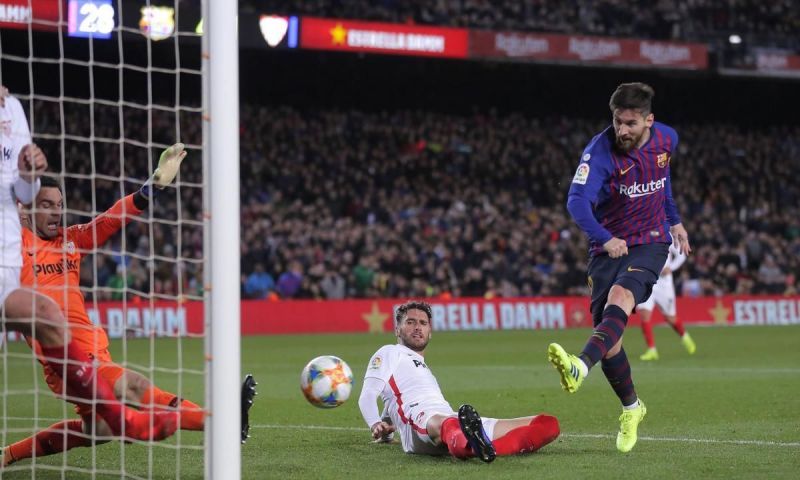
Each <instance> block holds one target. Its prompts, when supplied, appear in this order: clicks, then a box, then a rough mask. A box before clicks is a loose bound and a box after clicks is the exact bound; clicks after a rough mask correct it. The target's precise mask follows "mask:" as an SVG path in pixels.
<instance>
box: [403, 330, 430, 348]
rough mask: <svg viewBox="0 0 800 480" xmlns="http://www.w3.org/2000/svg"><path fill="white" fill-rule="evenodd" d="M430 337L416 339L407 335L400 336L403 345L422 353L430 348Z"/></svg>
mask: <svg viewBox="0 0 800 480" xmlns="http://www.w3.org/2000/svg"><path fill="white" fill-rule="evenodd" d="M430 339H431V337H430V336H427V337H426V336H425V335H423V336H422V338H421V339H417V338H414V337H413V336H412V335H410V334H409V335H405V334H402V333H401V334H400V340H401V341H402V342H403V345H405V346H406V347H408V348H409V349H411V350H414V351H415V352H421V351H423V350H425V347H427V346H428V342H429V341H430Z"/></svg>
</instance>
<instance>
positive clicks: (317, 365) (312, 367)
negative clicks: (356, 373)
mask: <svg viewBox="0 0 800 480" xmlns="http://www.w3.org/2000/svg"><path fill="white" fill-rule="evenodd" d="M352 388H353V372H352V370H350V367H349V366H348V365H347V363H345V361H344V360H342V359H341V358H339V357H335V356H333V355H322V356H320V357H317V358H315V359H313V360H311V361H310V362H308V364H307V365H306V366H305V368H304V369H303V373H302V374H300V389H301V390H302V391H303V395H305V397H306V400H308V401H309V403H311V405H314V406H315V407H319V408H334V407H338V406H339V405H341V404H343V403H344V402H345V401H346V400H347V399H348V398H349V397H350V391H351V390H352Z"/></svg>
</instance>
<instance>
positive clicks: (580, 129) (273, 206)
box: [36, 106, 800, 299]
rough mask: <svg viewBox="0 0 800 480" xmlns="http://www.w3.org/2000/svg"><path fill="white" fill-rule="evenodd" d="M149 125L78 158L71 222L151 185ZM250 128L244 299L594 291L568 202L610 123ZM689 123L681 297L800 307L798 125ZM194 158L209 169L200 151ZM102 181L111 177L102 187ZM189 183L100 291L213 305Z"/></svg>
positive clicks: (351, 114)
mask: <svg viewBox="0 0 800 480" xmlns="http://www.w3.org/2000/svg"><path fill="white" fill-rule="evenodd" d="M48 108H49V107H46V106H42V107H40V108H39V109H38V110H39V112H38V114H37V115H36V119H37V122H38V123H37V128H38V130H37V131H39V132H41V133H47V132H53V131H55V130H57V128H58V123H57V122H53V121H52V120H51V119H52V118H53V117H52V116H51V115H50V114H49V113H48V111H47V110H48ZM96 110H98V111H96V112H95V118H98V117H100V118H102V117H103V115H107V116H108V120H109V121H107V122H100V123H101V124H102V125H103V126H102V127H101V128H100V130H99V131H95V134H96V136H98V137H108V138H115V135H117V134H118V133H119V132H118V128H119V127H118V126H114V125H119V123H120V121H119V118H118V115H119V112H118V111H108V112H105V113H103V112H104V111H103V110H102V109H96ZM50 113H52V112H50ZM139 114H140V113H137V112H135V111H131V112H128V111H126V112H124V115H123V120H124V121H123V122H122V124H123V125H124V128H125V129H126V131H125V136H126V138H128V139H129V141H128V142H126V144H125V147H124V149H123V150H122V151H123V152H124V154H125V162H124V167H122V162H120V152H121V150H120V148H119V146H118V144H117V143H105V142H94V145H95V148H94V163H95V169H94V170H93V169H92V167H91V165H92V162H90V161H89V159H90V157H89V155H90V154H91V153H92V152H91V151H90V150H89V149H88V144H86V143H82V142H66V143H65V145H66V147H65V151H66V156H65V159H66V160H65V162H64V163H63V167H64V168H61V170H66V171H68V172H70V174H69V175H68V176H67V186H68V188H67V195H66V197H67V208H68V209H69V211H70V212H71V214H70V216H69V217H70V222H71V223H74V222H85V221H87V219H88V218H89V217H88V216H89V215H90V214H91V213H93V212H100V211H103V210H104V209H105V208H107V207H109V206H111V204H113V202H114V201H115V200H116V198H118V197H119V196H120V195H122V193H123V191H124V192H125V193H129V192H131V191H134V190H135V188H138V185H139V183H137V182H136V181H137V180H138V182H141V180H143V179H144V178H146V177H147V172H148V168H149V166H150V164H149V163H148V158H147V150H146V149H145V148H142V147H139V146H137V145H134V143H135V142H134V141H135V140H142V141H144V140H146V131H147V128H141V125H145V126H146V125H147V124H148V123H147V121H146V118H145V119H141V118H138V117H137V115H139ZM66 115H67V116H68V117H69V116H71V115H75V118H76V119H77V118H78V117H79V116H80V115H81V112H80V111H75V112H72V111H71V110H70V109H66ZM56 118H57V117H56ZM241 119H242V122H241V125H242V138H241V149H242V157H241V177H242V183H241V195H242V204H241V215H242V237H241V245H240V247H241V254H242V279H241V285H242V294H243V297H244V298H252V299H257V298H271V299H288V298H315V299H340V298H350V297H358V298H364V297H370V298H371V297H384V296H397V297H432V296H437V297H439V296H441V297H447V296H450V297H465V296H469V297H493V296H497V297H510V296H537V295H584V294H586V293H587V287H586V282H585V271H586V260H587V242H586V239H585V237H584V235H583V233H582V232H581V231H580V230H579V229H578V228H577V227H576V226H575V225H574V223H573V222H572V221H571V219H570V218H569V216H568V214H567V212H566V209H565V207H564V204H565V201H566V193H567V191H568V189H569V185H570V182H571V180H572V177H573V174H574V170H575V167H576V165H577V163H578V160H579V156H580V152H581V150H582V148H583V146H584V145H585V144H586V142H587V141H588V140H589V139H590V138H591V136H592V135H594V134H595V133H597V132H599V131H600V130H602V129H603V128H604V127H605V126H606V124H607V119H606V120H600V119H596V120H590V119H576V118H569V117H563V116H551V117H541V118H530V117H525V116H522V115H516V114H498V113H494V112H486V113H475V114H472V115H466V116H459V115H448V114H442V113H432V112H423V111H395V112H381V113H368V112H364V111H358V110H346V111H339V110H328V111H318V110H315V111H305V110H301V109H297V108H291V107H260V106H245V107H243V110H242V113H241ZM112 120H113V121H112ZM142 120H144V121H143V122H142ZM195 120H196V119H195V118H194V117H191V119H190V120H187V121H184V120H182V121H181V122H180V127H181V135H182V138H181V139H182V140H183V141H185V142H186V143H190V144H195V145H199V143H200V130H199V127H198V125H197V124H198V122H196V121H195ZM150 122H151V123H150V124H151V125H152V126H153V132H154V135H155V137H154V141H156V142H160V143H163V144H168V143H171V142H172V138H173V137H174V135H175V132H176V125H175V119H174V116H170V115H154V116H153V117H152V119H151V120H150ZM65 124H67V125H72V126H71V127H69V128H71V129H74V130H73V131H70V132H69V133H71V134H73V135H84V134H88V133H90V132H89V131H88V127H86V126H85V123H83V124H81V123H80V122H75V123H73V122H71V121H69V122H65ZM82 125H83V126H82ZM136 125H138V127H134V126H136ZM675 126H676V127H677V129H678V131H679V133H680V134H681V144H680V147H679V152H678V153H677V154H676V155H675V156H674V158H673V160H672V176H673V190H674V194H675V197H676V200H677V201H678V205H679V207H680V210H681V213H682V215H683V218H684V223H685V225H686V227H687V230H688V231H689V234H690V239H691V241H692V244H693V246H694V254H693V255H692V256H691V257H690V259H689V261H688V262H687V263H686V264H685V266H684V267H683V268H682V269H681V270H680V271H679V272H678V275H677V280H678V288H679V289H680V291H681V292H682V294H684V295H713V294H723V293H772V294H784V293H794V292H796V290H797V288H798V285H799V283H798V275H800V209H799V208H798V205H800V181H798V180H797V176H796V175H794V174H793V172H796V171H798V170H800V127H796V126H794V127H791V126H781V127H764V128H758V129H754V128H747V129H746V128H742V127H738V126H735V125H728V124H707V123H698V124H684V125H675ZM128 128H130V131H128V130H127V129H128ZM81 129H85V130H86V131H82V130H81ZM103 129H109V131H103ZM156 132H159V133H158V134H156ZM51 143H52V144H51V145H48V146H47V147H49V149H50V150H51V151H53V152H59V151H60V145H59V144H58V143H57V142H51ZM154 153H155V154H156V155H157V151H154ZM192 156H194V158H193V157H192ZM51 158H59V155H58V153H56V154H55V155H53V154H52V153H51ZM156 158H157V156H156V157H154V158H153V159H152V160H151V161H155V159H156ZM186 161H187V162H197V163H196V164H195V167H197V166H198V165H199V162H200V156H199V152H198V151H193V152H192V153H190V157H189V158H188V159H187V160H186ZM55 163H56V165H55V166H56V169H59V168H58V162H55ZM123 168H124V169H123ZM92 172H96V173H100V172H102V174H101V175H100V176H99V177H98V176H95V178H94V180H93V181H92V179H91V175H89V174H91V173H92ZM121 175H122V176H124V178H125V179H126V180H127V181H126V182H123V183H121V182H120V181H119V179H118V178H119V177H120V176H121ZM181 175H182V176H181V182H182V184H181V185H182V186H181V189H180V194H177V193H176V190H175V189H169V190H167V191H165V192H163V193H162V194H161V195H160V196H159V198H158V199H157V202H155V208H154V215H153V217H147V216H145V219H144V220H145V221H141V222H138V221H137V222H134V223H133V224H131V226H130V227H129V228H128V229H127V230H126V235H122V236H119V237H117V238H115V239H114V240H113V241H112V242H111V243H110V244H109V245H108V246H107V247H106V248H105V249H104V250H101V251H99V252H98V253H96V254H95V255H92V256H89V257H88V259H87V260H86V262H87V263H86V264H85V265H84V268H83V274H84V276H85V278H84V283H85V285H86V287H87V293H92V294H94V295H95V296H96V298H98V299H109V298H114V299H121V298H123V297H124V296H126V295H127V298H131V297H142V298H145V297H147V293H148V292H153V293H155V294H156V298H159V296H161V295H165V296H192V295H198V294H199V293H200V290H201V289H202V270H201V268H200V263H199V262H200V260H201V259H202V255H203V250H202V229H201V227H200V220H201V198H202V195H201V193H200V190H199V186H197V184H198V183H199V182H200V170H199V169H198V168H191V169H186V168H185V169H183V171H182V173H181ZM70 185H72V187H70ZM92 191H94V192H95V193H94V195H92ZM187 221H188V222H189V223H187ZM125 292H127V294H126V293H125Z"/></svg>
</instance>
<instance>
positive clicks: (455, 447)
mask: <svg viewBox="0 0 800 480" xmlns="http://www.w3.org/2000/svg"><path fill="white" fill-rule="evenodd" d="M440 430H441V431H440V434H441V437H442V443H444V444H445V445H447V450H448V451H449V452H450V455H452V456H454V457H456V458H460V459H462V460H465V459H467V458H470V457H474V456H475V453H474V452H473V451H472V448H470V446H469V443H467V437H465V436H464V432H462V431H461V425H459V423H458V419H457V418H455V417H450V418H448V419H447V420H445V421H444V422H442V426H441V429H440Z"/></svg>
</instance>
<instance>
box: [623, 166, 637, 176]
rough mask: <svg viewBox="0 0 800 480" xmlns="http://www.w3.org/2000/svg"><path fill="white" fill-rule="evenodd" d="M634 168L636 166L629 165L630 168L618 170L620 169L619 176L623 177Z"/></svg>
mask: <svg viewBox="0 0 800 480" xmlns="http://www.w3.org/2000/svg"><path fill="white" fill-rule="evenodd" d="M635 166H636V164H635V163H634V164H633V165H631V166H630V167H628V168H620V169H619V174H620V175H625V174H626V173H628V172H630V171H631V169H632V168H633V167H635Z"/></svg>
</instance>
